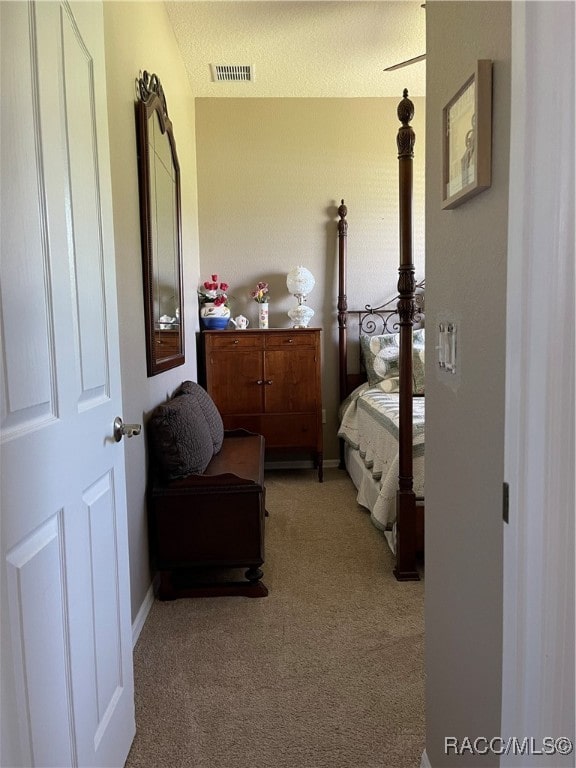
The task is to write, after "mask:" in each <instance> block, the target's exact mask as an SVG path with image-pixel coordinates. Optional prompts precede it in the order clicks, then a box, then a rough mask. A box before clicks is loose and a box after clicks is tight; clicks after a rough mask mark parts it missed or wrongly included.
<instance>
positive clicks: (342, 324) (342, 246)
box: [338, 200, 348, 469]
mask: <svg viewBox="0 0 576 768" xmlns="http://www.w3.org/2000/svg"><path fill="white" fill-rule="evenodd" d="M347 213H348V208H346V206H345V205H344V200H342V204H341V205H340V207H339V208H338V216H340V221H339V222H338V355H339V360H338V372H339V375H340V402H341V403H342V402H344V400H345V398H346V397H347V396H348V382H347V380H346V379H347V377H346V372H347V370H348V360H347V347H346V320H347V318H348V314H347V311H348V298H347V296H346V244H347V242H348V241H347V236H348V222H347V221H346V214H347ZM344 467H345V465H344V441H343V440H340V468H341V469H344Z"/></svg>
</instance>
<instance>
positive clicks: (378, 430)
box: [338, 384, 424, 530]
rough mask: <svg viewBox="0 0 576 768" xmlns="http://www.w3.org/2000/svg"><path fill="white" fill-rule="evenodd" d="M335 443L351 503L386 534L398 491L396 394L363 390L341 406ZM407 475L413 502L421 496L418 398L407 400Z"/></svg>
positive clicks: (420, 403)
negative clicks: (342, 447)
mask: <svg viewBox="0 0 576 768" xmlns="http://www.w3.org/2000/svg"><path fill="white" fill-rule="evenodd" d="M340 413H341V417H340V428H339V430H338V437H341V438H342V439H343V440H344V441H345V442H346V445H347V452H346V453H347V467H348V471H349V474H350V476H351V478H352V480H353V482H354V484H355V486H356V488H357V490H358V495H357V501H358V504H361V505H362V506H364V507H367V508H368V509H369V510H370V514H371V518H372V522H373V523H374V525H376V526H377V527H378V528H380V529H382V530H392V528H393V526H394V522H395V519H396V491H397V489H398V419H399V407H398V394H397V393H385V392H383V391H382V390H381V389H380V388H379V387H369V386H368V384H363V385H362V386H360V387H358V388H357V389H355V390H354V392H353V393H352V394H351V395H350V397H348V398H347V399H346V400H345V401H344V403H343V404H342V407H341V410H340ZM412 431H413V445H414V453H413V474H414V492H415V494H416V496H424V398H423V397H415V398H414V399H413V430H412Z"/></svg>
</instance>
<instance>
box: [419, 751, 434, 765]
mask: <svg viewBox="0 0 576 768" xmlns="http://www.w3.org/2000/svg"><path fill="white" fill-rule="evenodd" d="M420 768H432V765H431V764H430V760H428V755H427V754H426V750H424V752H422V758H421V760H420Z"/></svg>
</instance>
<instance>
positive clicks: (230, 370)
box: [206, 349, 265, 416]
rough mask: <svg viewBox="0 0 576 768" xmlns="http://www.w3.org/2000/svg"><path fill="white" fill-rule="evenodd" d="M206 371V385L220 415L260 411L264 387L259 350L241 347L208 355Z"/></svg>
mask: <svg viewBox="0 0 576 768" xmlns="http://www.w3.org/2000/svg"><path fill="white" fill-rule="evenodd" d="M206 373H207V376H208V386H209V388H210V391H211V392H212V393H213V396H214V399H215V401H216V403H217V405H218V410H219V411H220V413H221V414H222V415H223V416H225V415H226V414H229V413H261V411H262V402H263V400H262V398H263V390H264V388H265V387H264V384H263V380H262V352H261V351H260V350H258V349H240V350H234V351H231V352H229V353H224V354H223V353H222V352H219V351H218V352H216V353H215V354H210V355H209V358H208V370H207V372H206ZM259 382H260V383H259Z"/></svg>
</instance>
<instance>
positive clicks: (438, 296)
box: [426, 0, 511, 768]
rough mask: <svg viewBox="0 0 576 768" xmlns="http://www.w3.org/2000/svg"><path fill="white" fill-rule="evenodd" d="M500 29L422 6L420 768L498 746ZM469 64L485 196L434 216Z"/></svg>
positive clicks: (454, 6) (481, 9)
mask: <svg viewBox="0 0 576 768" xmlns="http://www.w3.org/2000/svg"><path fill="white" fill-rule="evenodd" d="M510 15H511V6H510V3H508V2H435V0H431V2H427V4H426V17H427V71H428V81H427V95H426V142H427V147H428V163H427V168H426V188H427V195H426V261H427V270H426V271H427V292H426V324H427V329H428V334H427V358H426V364H427V369H426V523H427V524H426V670H427V692H426V700H427V753H428V757H429V759H430V762H431V764H432V766H433V767H434V768H444V766H446V767H447V766H452V765H460V766H464V765H466V766H471V765H483V766H487V765H498V758H497V757H496V756H494V755H486V756H484V757H481V756H478V757H475V758H472V757H471V756H470V755H465V756H464V757H454V756H450V757H449V756H446V755H445V754H444V738H445V737H446V736H454V737H458V738H460V739H462V738H463V737H465V736H468V737H469V738H470V739H474V738H475V737H477V736H485V737H488V738H490V737H492V736H496V735H499V733H500V711H501V666H502V527H503V522H502V482H503V472H504V395H505V393H504V384H505V332H506V322H505V308H506V257H507V221H508V164H509V126H510V49H511V41H510ZM446 41H450V44H449V45H447V42H446ZM480 58H483V59H484V58H485V59H492V60H493V61H494V67H493V120H492V125H493V143H492V152H493V159H492V172H493V176H492V186H491V187H490V189H488V190H486V191H484V192H482V193H481V194H479V195H478V196H477V197H475V198H473V199H471V200H469V201H468V202H466V203H464V204H463V205H461V206H460V207H458V208H455V209H454V210H451V211H443V210H442V209H441V196H440V194H441V189H440V179H441V153H440V147H441V145H442V108H443V107H444V105H445V104H446V103H447V102H448V101H449V100H450V98H451V97H452V95H453V94H454V93H455V92H456V91H457V90H458V88H459V87H460V86H461V85H462V83H463V81H464V80H465V79H466V77H467V76H468V74H469V73H472V72H473V70H474V67H475V62H476V60H477V59H480ZM431 148H435V150H436V151H432V150H431ZM450 319H452V320H454V321H455V322H456V324H457V329H458V330H457V333H458V360H457V365H458V372H457V374H456V375H450V374H444V375H442V374H441V373H440V369H439V368H438V366H437V365H436V364H435V361H434V356H435V349H434V347H435V345H436V344H437V337H436V328H437V325H438V322H439V321H441V320H450Z"/></svg>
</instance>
